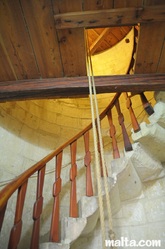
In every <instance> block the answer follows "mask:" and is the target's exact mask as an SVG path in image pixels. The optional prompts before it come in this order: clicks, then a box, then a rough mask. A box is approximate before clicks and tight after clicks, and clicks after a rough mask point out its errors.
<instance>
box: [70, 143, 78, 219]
mask: <svg viewBox="0 0 165 249" xmlns="http://www.w3.org/2000/svg"><path fill="white" fill-rule="evenodd" d="M70 149H71V169H70V181H71V189H70V217H74V218H77V217H78V205H77V189H76V176H77V164H76V149H77V141H74V142H73V143H72V144H71V145H70Z"/></svg>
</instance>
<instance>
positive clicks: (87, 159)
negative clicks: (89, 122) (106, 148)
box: [84, 131, 93, 196]
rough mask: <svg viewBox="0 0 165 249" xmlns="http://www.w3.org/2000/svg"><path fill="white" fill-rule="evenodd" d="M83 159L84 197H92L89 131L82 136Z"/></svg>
mask: <svg viewBox="0 0 165 249" xmlns="http://www.w3.org/2000/svg"><path fill="white" fill-rule="evenodd" d="M84 144H85V158H84V164H85V167H86V196H93V186H92V176H91V165H90V164H91V153H90V151H89V131H87V132H86V133H85V134H84Z"/></svg>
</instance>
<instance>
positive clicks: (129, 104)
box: [124, 92, 140, 132]
mask: <svg viewBox="0 0 165 249" xmlns="http://www.w3.org/2000/svg"><path fill="white" fill-rule="evenodd" d="M124 95H125V98H126V105H127V109H128V110H129V113H130V117H131V121H132V127H133V130H134V132H138V131H140V125H139V124H138V121H137V119H136V116H135V113H134V110H133V108H132V101H131V98H130V97H129V96H128V93H127V92H125V93H124Z"/></svg>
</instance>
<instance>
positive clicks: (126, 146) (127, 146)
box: [115, 99, 132, 151]
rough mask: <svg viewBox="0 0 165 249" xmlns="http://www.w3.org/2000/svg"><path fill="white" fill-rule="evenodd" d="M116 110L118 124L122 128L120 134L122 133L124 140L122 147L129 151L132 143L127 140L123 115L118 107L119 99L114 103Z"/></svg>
mask: <svg viewBox="0 0 165 249" xmlns="http://www.w3.org/2000/svg"><path fill="white" fill-rule="evenodd" d="M115 106H116V109H117V112H118V119H119V124H120V125H121V129H122V134H123V140H124V147H125V150H126V151H131V150H132V144H131V142H130V140H129V137H128V134H127V130H126V128H125V125H124V116H123V114H122V112H121V109H120V103H119V100H118V99H117V101H116V103H115Z"/></svg>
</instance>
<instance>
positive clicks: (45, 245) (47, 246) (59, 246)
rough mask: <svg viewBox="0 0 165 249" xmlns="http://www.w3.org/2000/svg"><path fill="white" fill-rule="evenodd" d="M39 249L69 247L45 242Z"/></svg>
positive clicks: (65, 248)
mask: <svg viewBox="0 0 165 249" xmlns="http://www.w3.org/2000/svg"><path fill="white" fill-rule="evenodd" d="M39 248H40V249H69V248H70V245H69V244H68V245H66V244H62V243H53V242H45V243H42V244H40V247H39Z"/></svg>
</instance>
